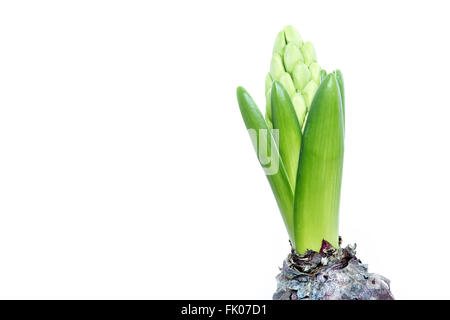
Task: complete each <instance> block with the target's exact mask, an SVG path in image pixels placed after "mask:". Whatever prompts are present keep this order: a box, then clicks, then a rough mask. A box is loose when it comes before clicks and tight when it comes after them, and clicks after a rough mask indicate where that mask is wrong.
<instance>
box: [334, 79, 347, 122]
mask: <svg viewBox="0 0 450 320" xmlns="http://www.w3.org/2000/svg"><path fill="white" fill-rule="evenodd" d="M336 79H337V81H338V84H339V91H340V92H341V99H342V110H343V115H344V130H345V92H344V76H343V75H342V72H341V70H336Z"/></svg>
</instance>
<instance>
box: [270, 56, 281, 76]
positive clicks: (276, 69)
mask: <svg viewBox="0 0 450 320" xmlns="http://www.w3.org/2000/svg"><path fill="white" fill-rule="evenodd" d="M284 71H285V70H284V66H283V60H282V59H281V56H280V55H279V54H274V55H273V56H272V61H271V62H270V75H271V76H272V79H273V80H277V79H279V78H280V76H281V75H282V74H283V72H284Z"/></svg>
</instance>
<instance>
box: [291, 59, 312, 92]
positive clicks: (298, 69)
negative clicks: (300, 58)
mask: <svg viewBox="0 0 450 320" xmlns="http://www.w3.org/2000/svg"><path fill="white" fill-rule="evenodd" d="M292 79H293V80H294V85H295V88H296V89H297V90H298V91H301V90H303V88H304V87H305V86H306V85H307V84H308V82H309V80H311V71H310V70H309V68H308V67H307V66H306V64H304V63H302V62H300V63H297V65H296V66H295V68H294V71H293V72H292Z"/></svg>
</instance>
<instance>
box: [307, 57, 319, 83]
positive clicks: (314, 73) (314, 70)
mask: <svg viewBox="0 0 450 320" xmlns="http://www.w3.org/2000/svg"><path fill="white" fill-rule="evenodd" d="M309 70H311V77H312V79H313V80H314V81H315V82H316V83H317V84H318V85H319V84H320V70H321V69H320V66H319V64H318V63H317V62H313V63H311V65H310V66H309Z"/></svg>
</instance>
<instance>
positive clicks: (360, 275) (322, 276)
mask: <svg viewBox="0 0 450 320" xmlns="http://www.w3.org/2000/svg"><path fill="white" fill-rule="evenodd" d="M355 249H356V245H353V246H347V247H346V248H341V247H340V248H339V249H335V248H333V247H332V246H331V245H330V244H329V243H328V242H326V241H325V240H324V241H323V243H322V248H321V249H320V252H314V251H307V252H306V253H305V254H304V255H299V254H298V253H296V252H295V250H294V249H292V251H291V253H290V254H289V255H288V257H287V258H286V260H285V261H284V262H283V268H282V269H281V273H280V274H279V275H278V276H277V282H278V286H277V291H276V292H275V293H274V295H273V299H274V300H394V296H393V295H392V293H391V290H390V281H389V280H388V279H386V278H385V277H383V276H381V275H378V274H375V273H369V272H368V267H367V265H365V264H362V263H361V261H360V260H359V259H358V258H357V257H356V251H355Z"/></svg>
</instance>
